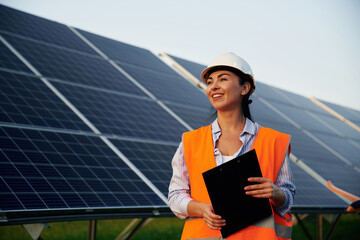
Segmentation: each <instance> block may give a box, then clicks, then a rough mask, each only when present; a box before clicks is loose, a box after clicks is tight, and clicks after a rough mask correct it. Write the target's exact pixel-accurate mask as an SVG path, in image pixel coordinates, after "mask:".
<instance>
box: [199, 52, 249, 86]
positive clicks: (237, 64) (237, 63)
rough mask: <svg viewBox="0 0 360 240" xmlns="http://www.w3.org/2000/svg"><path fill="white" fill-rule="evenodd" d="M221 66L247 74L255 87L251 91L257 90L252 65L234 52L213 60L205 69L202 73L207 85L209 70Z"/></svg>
mask: <svg viewBox="0 0 360 240" xmlns="http://www.w3.org/2000/svg"><path fill="white" fill-rule="evenodd" d="M219 66H226V67H232V68H235V69H238V70H240V71H241V72H243V73H244V74H247V75H248V76H249V77H250V79H251V80H252V83H253V87H254V89H252V90H251V91H252V92H253V91H254V90H255V78H254V74H253V72H252V70H251V67H250V65H249V64H248V63H247V62H246V61H245V60H244V59H243V58H241V57H239V56H238V55H236V54H235V53H232V52H227V53H223V54H221V55H220V56H217V57H216V58H215V59H214V60H212V61H211V63H210V64H209V66H208V67H207V68H205V69H204V70H203V71H202V73H201V79H202V81H203V82H204V83H206V79H205V76H206V74H207V73H208V72H209V70H211V69H212V68H214V67H219ZM252 92H251V93H252Z"/></svg>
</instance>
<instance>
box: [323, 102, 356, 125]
mask: <svg viewBox="0 0 360 240" xmlns="http://www.w3.org/2000/svg"><path fill="white" fill-rule="evenodd" d="M320 102H322V103H323V104H325V105H326V106H328V107H330V108H331V109H332V110H334V111H335V112H337V113H339V114H340V115H342V116H343V117H345V118H346V119H348V120H350V121H351V122H353V123H355V124H356V125H357V126H358V127H359V126H360V111H357V110H355V109H351V108H348V107H344V106H340V105H337V104H334V103H330V102H327V101H322V100H320Z"/></svg>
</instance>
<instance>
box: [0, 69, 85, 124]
mask: <svg viewBox="0 0 360 240" xmlns="http://www.w3.org/2000/svg"><path fill="white" fill-rule="evenodd" d="M0 86H1V88H0V89H1V90H0V96H1V98H2V101H1V102H0V106H1V114H0V121H2V122H9V123H16V124H28V125H33V126H44V127H54V128H65V129H74V130H84V131H87V130H89V128H88V127H87V126H86V125H85V124H84V123H83V122H82V121H81V120H80V119H79V118H78V117H77V116H76V115H75V114H74V113H73V112H72V111H71V110H70V109H69V108H68V107H67V106H66V105H65V104H64V103H63V102H62V101H61V100H60V99H59V98H58V97H57V96H56V95H55V94H54V93H53V92H51V91H50V90H49V89H48V87H47V86H45V84H44V83H43V82H42V81H41V80H40V79H38V78H35V77H30V76H26V75H20V74H15V73H10V72H5V71H0Z"/></svg>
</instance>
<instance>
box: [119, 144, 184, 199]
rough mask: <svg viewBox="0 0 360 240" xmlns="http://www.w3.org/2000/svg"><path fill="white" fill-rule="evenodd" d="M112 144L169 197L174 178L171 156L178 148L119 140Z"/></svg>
mask: <svg viewBox="0 0 360 240" xmlns="http://www.w3.org/2000/svg"><path fill="white" fill-rule="evenodd" d="M112 142H113V143H114V145H115V146H116V147H117V148H118V149H119V150H120V151H121V152H123V153H124V154H125V156H126V157H127V158H128V159H129V160H130V161H131V162H132V163H133V164H134V165H135V166H136V167H137V168H138V169H139V170H140V171H141V172H142V173H143V174H144V175H145V176H146V177H147V178H148V179H149V180H150V181H151V182H152V183H153V184H155V186H156V187H157V188H158V189H159V190H160V191H161V192H162V193H163V194H164V196H167V193H168V184H169V182H170V178H171V176H172V168H171V164H170V162H169V156H171V155H173V154H174V153H175V151H176V148H177V146H174V145H160V144H152V143H142V142H131V141H119V140H112Z"/></svg>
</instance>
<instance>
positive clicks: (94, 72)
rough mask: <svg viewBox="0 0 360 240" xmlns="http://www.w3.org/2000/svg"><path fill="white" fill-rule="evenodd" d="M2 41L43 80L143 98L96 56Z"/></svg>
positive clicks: (117, 72) (42, 45) (29, 43)
mask: <svg viewBox="0 0 360 240" xmlns="http://www.w3.org/2000/svg"><path fill="white" fill-rule="evenodd" d="M5 38H6V39H7V40H8V41H9V42H10V43H11V44H12V45H13V47H14V48H15V49H17V50H18V51H19V52H21V54H22V55H23V56H24V57H25V58H26V59H27V60H28V61H29V62H30V63H31V64H32V65H33V66H34V67H35V68H36V69H37V70H38V71H39V72H40V73H41V74H42V75H43V76H45V77H48V78H56V79H61V80H62V81H67V82H70V83H77V84H83V85H85V86H92V87H96V88H103V89H108V90H115V91H119V92H124V93H133V94H136V95H144V94H143V92H142V91H141V90H139V89H138V88H137V87H136V86H135V85H134V84H133V83H131V82H130V81H129V80H128V79H127V78H126V77H125V76H123V75H122V74H121V73H120V72H119V71H117V70H116V69H115V68H114V67H113V66H111V65H110V63H108V62H107V61H105V60H104V59H103V58H101V57H100V56H97V55H89V54H82V53H79V52H74V51H72V50H68V49H66V48H58V47H54V46H49V45H45V44H42V43H39V42H35V41H29V40H24V39H21V38H17V37H12V36H8V35H6V36H5Z"/></svg>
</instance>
